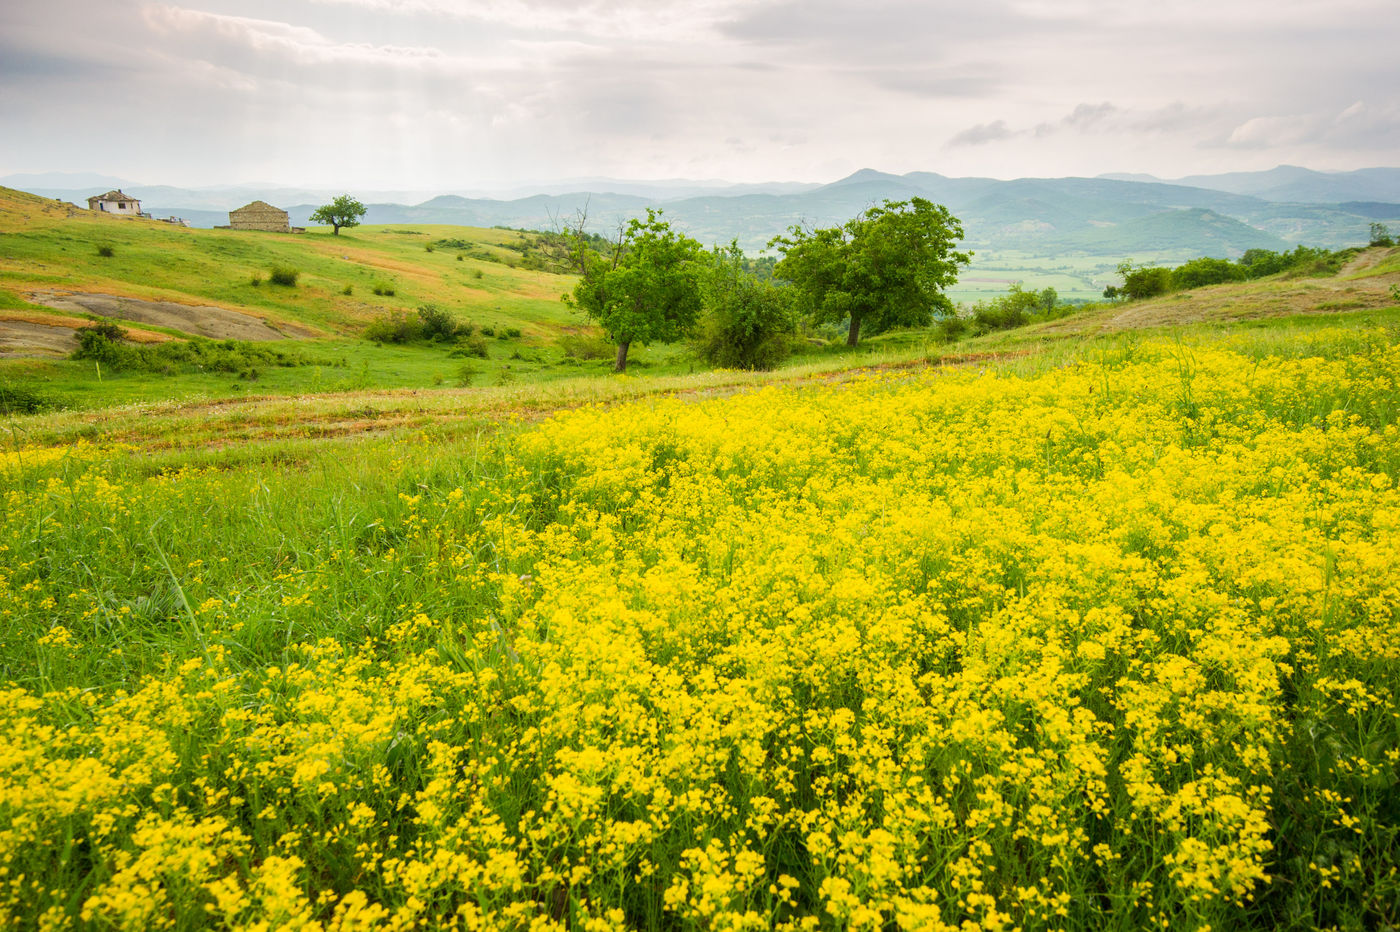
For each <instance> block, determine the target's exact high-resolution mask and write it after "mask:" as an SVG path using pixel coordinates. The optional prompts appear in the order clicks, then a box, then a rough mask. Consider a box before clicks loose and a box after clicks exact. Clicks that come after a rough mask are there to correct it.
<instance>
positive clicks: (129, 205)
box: [88, 189, 141, 217]
mask: <svg viewBox="0 0 1400 932" xmlns="http://www.w3.org/2000/svg"><path fill="white" fill-rule="evenodd" d="M88 210H95V211H97V212H99V213H104V214H122V215H123V216H127V217H139V216H141V202H140V201H138V200H137V199H136V198H134V197H132V196H131V195H129V194H123V193H122V192H121V190H120V189H118V190H116V191H108V192H107V193H106V194H96V195H93V196H92V197H90V198H88Z"/></svg>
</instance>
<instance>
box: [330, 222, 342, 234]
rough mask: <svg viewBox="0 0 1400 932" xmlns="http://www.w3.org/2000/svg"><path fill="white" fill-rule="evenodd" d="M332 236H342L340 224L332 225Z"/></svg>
mask: <svg viewBox="0 0 1400 932" xmlns="http://www.w3.org/2000/svg"><path fill="white" fill-rule="evenodd" d="M331 235H332V236H339V235H340V224H338V223H332V224H331Z"/></svg>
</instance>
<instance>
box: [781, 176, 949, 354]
mask: <svg viewBox="0 0 1400 932" xmlns="http://www.w3.org/2000/svg"><path fill="white" fill-rule="evenodd" d="M962 235H963V230H962V224H961V223H959V222H958V219H957V218H956V217H954V216H953V215H952V214H951V213H949V212H948V208H946V207H944V206H942V205H940V204H934V203H932V202H930V201H927V200H925V199H923V198H921V197H915V198H911V199H910V200H908V201H885V202H884V204H883V205H882V206H879V207H872V208H870V209H869V210H868V211H866V212H865V213H864V214H862V215H861V216H859V217H856V218H855V219H853V220H849V221H847V222H846V223H845V224H844V225H843V226H839V227H829V228H825V229H813V230H810V231H809V230H804V229H803V228H802V227H801V226H794V227H792V228H791V230H790V231H789V235H788V236H778V237H775V238H774V239H773V240H772V242H770V243H769V245H770V246H777V247H778V248H779V249H781V250H782V252H783V258H782V260H781V261H780V262H779V263H778V264H777V267H776V268H775V269H774V274H775V275H777V276H778V277H779V278H783V279H786V280H788V281H789V282H791V283H792V284H793V286H794V287H795V289H796V291H797V294H798V297H799V302H800V306H801V309H802V310H803V312H804V313H805V314H806V315H807V316H808V317H810V318H811V319H812V321H813V322H815V323H819V324H821V323H829V324H841V323H843V322H848V323H849V328H850V329H849V330H848V332H847V336H846V345H848V346H855V345H856V344H857V343H858V342H859V341H860V334H861V330H862V328H864V329H866V330H867V331H868V332H870V333H882V332H884V331H886V330H889V329H890V328H892V327H916V326H926V325H927V324H928V323H929V322H930V321H932V320H933V318H934V317H935V316H940V317H941V316H944V315H946V314H949V313H951V312H952V303H951V302H950V301H949V300H948V298H947V296H946V295H944V294H943V289H945V288H947V287H948V286H949V285H951V284H953V283H954V282H956V281H957V280H958V266H960V265H967V263H968V262H969V261H970V260H971V257H972V254H971V253H970V252H955V251H954V250H953V247H954V246H955V245H956V244H957V242H958V240H960V239H962ZM935 312H937V313H935Z"/></svg>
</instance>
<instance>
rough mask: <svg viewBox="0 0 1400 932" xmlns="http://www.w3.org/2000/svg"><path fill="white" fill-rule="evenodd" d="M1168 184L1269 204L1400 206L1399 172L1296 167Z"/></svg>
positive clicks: (1377, 169) (1281, 166)
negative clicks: (1366, 202)
mask: <svg viewBox="0 0 1400 932" xmlns="http://www.w3.org/2000/svg"><path fill="white" fill-rule="evenodd" d="M1169 183H1171V184H1179V185H1189V186H1191V187H1195V188H1206V189H1209V190H1213V191H1228V192H1230V193H1232V194H1245V195H1249V196H1251V197H1258V198H1262V199H1264V200H1267V201H1291V202H1295V203H1302V204H1340V203H1344V202H1346V201H1381V202H1386V203H1400V168H1362V169H1359V170H1357V171H1350V172H1319V171H1314V170H1313V169H1310V168H1301V167H1299V166H1297V165H1279V166H1278V167H1276V168H1271V169H1269V170H1268V171H1258V172H1226V173H1224V174H1219V175H1190V176H1187V177H1185V178H1178V179H1176V180H1175V181H1172V182H1169Z"/></svg>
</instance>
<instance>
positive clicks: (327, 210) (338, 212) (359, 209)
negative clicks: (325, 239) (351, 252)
mask: <svg viewBox="0 0 1400 932" xmlns="http://www.w3.org/2000/svg"><path fill="white" fill-rule="evenodd" d="M364 215H365V205H364V204H361V203H360V202H359V201H357V200H355V199H354V198H353V197H351V196H350V195H348V194H342V195H341V196H340V197H338V198H336V199H335V200H333V201H331V202H330V203H329V204H322V205H321V206H320V207H317V208H316V211H315V213H313V214H312V215H311V221H312V222H313V223H327V224H330V226H331V232H332V233H334V234H335V235H336V236H339V235H340V228H341V227H357V226H359V225H360V218H361V217H363V216H364Z"/></svg>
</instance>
